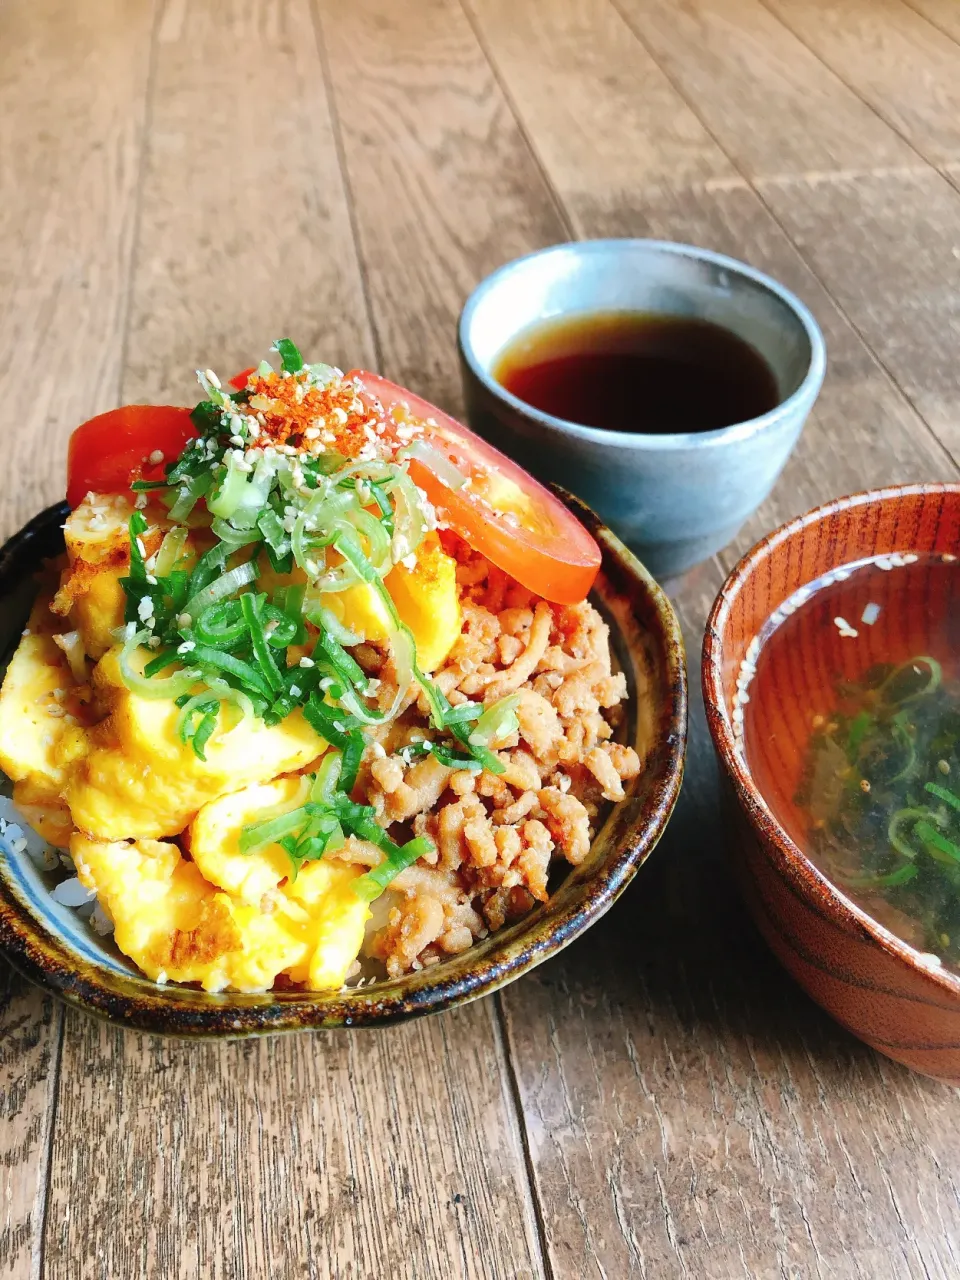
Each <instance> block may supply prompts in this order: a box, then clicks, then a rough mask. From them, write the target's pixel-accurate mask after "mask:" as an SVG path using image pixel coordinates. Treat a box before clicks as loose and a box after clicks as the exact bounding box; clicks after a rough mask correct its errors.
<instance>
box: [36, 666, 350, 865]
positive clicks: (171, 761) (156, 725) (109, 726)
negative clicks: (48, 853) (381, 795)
mask: <svg viewBox="0 0 960 1280" xmlns="http://www.w3.org/2000/svg"><path fill="white" fill-rule="evenodd" d="M143 660H144V659H143V656H142V655H141V657H140V659H139V662H140V665H141V666H142V665H143ZM93 683H94V688H95V690H96V692H97V695H98V700H99V702H100V704H101V705H102V706H103V707H105V708H107V709H108V715H107V716H106V718H105V719H103V720H101V721H100V722H99V723H98V724H96V725H94V726H93V727H92V728H91V729H89V730H87V731H85V732H84V734H83V735H82V739H81V740H80V741H74V742H72V743H70V744H69V746H68V747H67V746H64V747H62V748H61V759H62V758H63V756H64V755H65V754H66V752H67V751H69V752H70V754H71V756H72V757H73V758H72V759H71V761H70V763H69V765H68V767H67V781H66V785H65V788H64V799H65V800H66V802H67V804H68V805H69V807H70V812H71V813H72V814H73V819H74V822H75V824H76V825H77V826H78V827H79V828H80V829H81V830H82V831H86V832H87V833H88V834H89V835H93V836H97V837H98V838H100V839H102V840H120V839H124V838H129V837H139V836H148V837H151V838H157V837H159V836H173V835H178V834H179V833H180V832H181V831H182V830H183V829H184V827H185V826H186V825H187V823H188V822H189V821H190V820H191V818H192V817H193V815H194V814H195V813H196V812H197V810H198V809H199V808H200V806H201V805H202V804H204V803H205V802H206V801H207V800H213V799H215V798H216V797H217V796H222V795H224V794H225V793H227V792H230V791H234V790H236V789H237V788H238V787H243V786H246V784H247V783H248V782H264V781H266V780H267V779H268V778H274V777H276V776H277V774H281V773H292V772H293V771H295V770H297V769H305V768H306V767H307V766H308V765H310V764H311V763H312V762H313V761H314V760H316V759H317V757H318V756H320V755H321V754H322V753H323V751H324V750H325V748H326V743H325V742H324V740H323V739H322V738H321V737H319V736H318V735H317V733H316V732H315V731H314V730H313V729H311V728H310V726H309V725H308V724H307V722H306V720H305V719H304V718H303V712H302V711H300V710H299V709H298V710H296V711H294V712H293V714H292V715H289V716H287V718H286V719H285V720H283V721H281V723H280V724H276V725H265V724H263V723H262V722H261V721H256V720H252V719H251V720H249V721H240V723H238V724H236V725H235V726H234V727H233V728H231V729H229V731H227V732H220V733H219V734H217V735H215V736H214V737H213V738H212V739H211V740H210V742H209V743H208V744H207V750H206V756H207V759H206V760H205V761H204V760H201V759H200V758H199V757H198V756H197V755H196V754H195V752H194V750H193V748H192V747H191V746H190V745H189V743H183V742H181V741H180V738H179V735H178V734H177V720H178V717H179V715H180V710H179V708H178V707H177V706H176V704H175V703H173V702H170V701H168V700H167V699H166V698H141V697H139V696H138V695H137V694H135V693H132V692H131V691H130V690H129V689H128V688H127V687H126V685H125V684H124V683H123V679H122V677H121V675H120V661H119V650H118V648H116V647H115V648H113V649H110V650H108V652H107V653H106V654H104V656H103V657H102V658H101V660H100V662H99V664H98V666H97V669H96V671H95V672H94V676H93ZM223 714H225V715H228V714H230V712H229V711H227V712H224V713H223Z"/></svg>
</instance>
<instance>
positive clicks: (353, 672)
mask: <svg viewBox="0 0 960 1280" xmlns="http://www.w3.org/2000/svg"><path fill="white" fill-rule="evenodd" d="M311 621H312V619H311ZM323 657H326V659H327V660H328V662H329V663H330V666H331V667H332V668H333V670H334V672H335V673H336V674H337V675H338V676H339V677H340V679H341V680H343V681H345V682H346V683H347V684H351V685H353V687H354V688H355V689H359V688H361V687H363V688H365V687H366V684H367V677H366V674H365V673H364V670H363V668H362V667H361V666H360V664H359V663H358V662H357V661H356V660H355V659H354V658H352V657H351V656H350V654H349V653H347V651H346V649H344V647H343V645H342V644H340V642H339V641H338V640H335V639H334V637H333V635H332V634H331V632H329V631H323V632H321V633H320V638H319V640H318V641H317V644H316V647H315V648H314V651H313V659H314V661H315V662H316V661H318V660H322V658H323Z"/></svg>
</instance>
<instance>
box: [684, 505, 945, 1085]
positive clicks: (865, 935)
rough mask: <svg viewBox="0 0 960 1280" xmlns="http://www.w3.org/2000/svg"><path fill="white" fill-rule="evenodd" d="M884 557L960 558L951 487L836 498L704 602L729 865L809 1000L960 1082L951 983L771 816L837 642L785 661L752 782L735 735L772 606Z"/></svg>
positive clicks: (920, 619) (824, 635)
mask: <svg viewBox="0 0 960 1280" xmlns="http://www.w3.org/2000/svg"><path fill="white" fill-rule="evenodd" d="M893 552H901V553H907V552H918V553H922V552H936V553H939V554H943V553H949V554H954V553H957V552H960V485H945V484H929V485H910V486H907V487H904V488H895V489H882V490H877V491H874V492H871V493H861V494H855V495H854V496H853V497H849V498H838V499H837V500H836V501H835V502H830V503H828V504H827V505H826V506H823V507H818V508H817V509H816V510H814V511H811V512H810V513H809V514H808V515H805V516H802V517H801V518H800V519H798V520H794V521H792V522H791V523H790V524H787V525H784V526H783V528H781V529H778V530H777V531H776V532H775V533H772V534H770V536H769V537H767V538H765V539H764V540H763V541H762V542H760V543H758V544H757V546H755V547H754V548H753V550H752V551H750V552H749V553H748V554H747V555H746V556H745V557H744V558H743V559H742V560H741V561H740V563H739V564H738V565H737V567H736V568H735V569H734V571H733V572H732V573H731V575H730V577H729V578H728V579H727V581H726V583H725V584H724V586H723V589H722V590H721V592H720V594H719V596H718V597H717V600H716V602H715V604H714V606H713V610H712V612H711V615H710V619H709V621H708V623H707V630H706V636H705V638H704V646H703V670H702V674H703V695H704V701H705V703H706V710H707V720H708V723H709V726H710V733H711V735H712V737H713V742H714V746H715V747H716V750H717V755H718V756H719V758H720V763H721V765H722V771H723V774H724V775H725V778H724V781H725V783H726V784H727V787H726V790H727V795H728V798H729V799H730V800H731V801H732V803H731V804H730V806H729V807H730V811H731V814H732V820H733V822H734V824H735V827H736V834H735V839H734V840H733V842H732V847H733V857H734V863H735V869H736V873H737V876H738V879H739V882H740V886H741V889H742V891H743V894H744V897H745V899H746V902H747V905H748V907H749V909H750V911H751V913H752V914H753V917H754V919H755V920H756V923H757V925H758V926H759V928H760V931H761V933H762V934H763V935H764V937H765V938H766V940H767V942H768V943H769V944H770V946H771V948H772V949H773V951H774V952H775V954H776V955H777V957H778V958H779V959H780V961H781V962H782V963H783V964H784V965H785V966H786V968H787V969H788V970H789V971H790V973H791V974H793V976H794V977H795V978H796V979H797V981H798V982H799V983H800V984H801V985H802V986H803V987H804V988H805V989H806V990H807V991H808V992H809V994H810V995H811V996H812V997H813V999H814V1000H816V1001H817V1002H818V1003H819V1004H821V1005H822V1006H823V1007H824V1008H825V1009H826V1010H827V1011H828V1012H829V1013H831V1014H832V1015H833V1016H834V1017H835V1018H836V1019H837V1020H838V1021H839V1022H841V1023H843V1025H844V1026H846V1027H848V1028H849V1029H850V1030H851V1031H852V1032H854V1034H855V1035H857V1036H859V1037H860V1038H861V1039H862V1040H865V1041H866V1042H867V1043H868V1044H870V1045H872V1046H873V1047H874V1048H875V1049H879V1050H880V1052H881V1053H885V1054H887V1056H888V1057H891V1058H894V1059H896V1060H897V1061H898V1062H903V1063H905V1064H906V1065H907V1066H909V1067H912V1068H914V1070H916V1071H921V1072H923V1073H924V1074H925V1075H928V1076H933V1077H935V1078H937V1079H941V1080H945V1081H949V1082H951V1083H954V1084H956V1083H960V978H958V977H957V976H956V974H954V973H952V972H950V971H949V970H947V969H945V968H943V967H942V966H940V965H939V964H938V963H937V962H936V959H935V958H934V957H931V956H929V955H925V954H924V953H922V952H921V951H918V950H915V949H914V948H913V947H911V946H909V945H908V944H907V943H906V942H904V941H901V939H900V938H898V937H897V936H895V935H894V934H893V933H891V932H889V930H888V929H886V928H884V927H883V926H882V925H880V924H878V923H877V922H876V921H875V920H874V919H872V917H871V916H870V915H868V914H867V913H866V911H864V910H862V909H861V908H860V907H858V906H857V905H856V904H855V903H853V902H852V901H851V900H850V899H849V898H848V897H846V896H845V895H844V894H843V893H842V892H841V891H840V890H839V889H838V888H836V887H835V886H834V885H833V884H832V883H831V882H830V881H829V880H828V879H826V878H825V876H823V875H822V874H821V873H820V872H819V871H818V870H817V868H816V867H815V866H814V865H813V863H812V862H811V861H809V859H808V858H807V857H805V856H804V854H803V853H802V852H801V850H800V848H799V846H798V844H797V843H795V841H794V839H793V838H792V837H791V835H790V834H788V831H787V829H786V825H788V820H787V819H786V818H785V819H784V822H781V821H780V820H778V817H777V816H775V814H776V815H781V816H782V815H788V814H789V813H790V806H791V804H792V803H793V788H794V786H795V783H796V779H797V777H798V776H799V775H800V772H801V769H802V757H803V754H804V752H805V749H806V745H807V742H808V739H809V734H810V704H809V702H808V701H807V700H806V699H805V696H804V691H805V690H806V689H809V688H810V687H815V686H816V684H817V672H818V671H819V672H822V671H824V670H827V671H835V672H836V671H840V670H842V665H843V664H842V660H841V651H840V649H839V646H842V645H844V644H847V643H849V641H848V640H847V639H845V638H844V637H843V636H842V635H841V634H840V631H839V630H838V628H837V627H836V626H833V625H827V626H825V627H824V628H823V629H822V631H818V632H817V635H816V643H815V644H814V643H812V642H811V643H809V644H807V645H806V647H804V644H802V643H801V644H798V645H797V646H795V647H794V648H793V649H791V651H790V653H789V658H788V659H784V661H786V662H788V664H789V671H788V672H787V678H786V679H783V680H778V683H777V689H776V696H775V704H776V705H775V707H773V706H772V707H771V710H770V714H772V715H775V716H776V722H777V730H778V732H777V754H776V757H775V763H774V764H773V765H771V763H770V761H765V762H763V763H761V762H760V761H759V760H758V761H757V762H756V764H755V766H754V770H753V772H751V770H750V769H748V767H747V764H746V762H745V759H744V756H743V754H742V752H741V749H740V748H739V747H738V745H737V738H738V735H737V734H736V733H735V724H734V697H735V695H736V690H737V680H738V677H739V675H740V673H741V664H742V663H743V661H744V658H745V657H746V655H747V649H748V646H749V645H750V642H751V640H752V639H753V638H754V637H755V636H756V635H757V633H758V631H759V630H760V628H761V627H762V625H763V623H764V622H765V621H766V620H767V619H768V618H769V617H770V615H771V614H772V613H773V612H774V610H776V609H777V608H779V606H780V605H781V604H782V603H783V602H784V601H785V600H786V599H787V598H788V597H790V596H791V595H792V594H793V593H794V592H795V591H797V590H798V588H800V587H802V586H805V585H806V584H808V583H810V582H813V581H815V580H817V579H819V578H821V577H822V576H823V575H824V574H826V573H828V572H829V571H830V570H831V569H833V568H835V567H837V566H838V565H842V564H847V563H849V562H851V561H857V560H861V559H864V558H867V557H870V556H873V555H880V554H889V553H893ZM890 625H893V622H892V621H891V622H890ZM902 625H907V626H909V628H910V642H911V643H916V644H917V645H918V646H919V647H918V648H917V650H916V652H920V653H923V652H925V651H926V649H925V647H924V645H923V641H924V640H925V638H926V637H927V636H928V635H929V633H930V627H931V619H930V618H929V616H928V614H927V613H926V612H925V611H924V610H923V609H918V610H916V611H914V613H913V616H912V617H911V618H910V620H909V623H904V624H902ZM794 634H796V633H794ZM879 636H880V628H877V637H878V638H877V639H876V640H874V638H873V636H871V637H870V639H869V643H871V644H874V643H876V644H878V645H879V644H880V643H881V640H880V638H879ZM872 656H873V657H874V658H875V659H881V658H882V657H883V656H884V655H883V654H882V653H877V654H875V655H872ZM773 701H774V697H773V695H772V694H771V703H773ZM747 711H748V714H751V713H753V709H751V708H747ZM757 714H759V713H757ZM748 746H749V739H748ZM794 829H795V828H794Z"/></svg>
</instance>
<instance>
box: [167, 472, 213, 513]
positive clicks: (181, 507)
mask: <svg viewBox="0 0 960 1280" xmlns="http://www.w3.org/2000/svg"><path fill="white" fill-rule="evenodd" d="M212 487H213V472H212V471H202V472H200V474H199V475H195V476H188V477H187V478H186V479H185V480H184V482H183V484H181V485H180V487H179V488H178V489H177V496H176V498H175V499H174V502H173V505H172V506H171V508H170V519H171V520H186V518H187V517H188V516H189V515H190V512H191V511H192V510H193V508H194V507H195V506H196V505H197V503H198V502H199V501H200V499H201V498H202V497H203V495H204V494H205V493H209V491H210V489H211V488H212Z"/></svg>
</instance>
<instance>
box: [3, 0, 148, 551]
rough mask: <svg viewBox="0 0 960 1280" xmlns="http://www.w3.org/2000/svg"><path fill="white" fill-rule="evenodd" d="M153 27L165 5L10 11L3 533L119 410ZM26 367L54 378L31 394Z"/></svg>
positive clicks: (19, 4) (52, 495) (53, 3)
mask: <svg viewBox="0 0 960 1280" xmlns="http://www.w3.org/2000/svg"><path fill="white" fill-rule="evenodd" d="M152 20H153V4H152V0H132V2H131V3H125V2H124V0H95V2H91V3H89V4H86V5H84V6H83V8H82V9H80V8H78V7H77V6H76V5H75V4H72V3H71V2H70V0H45V3H44V4H42V5H37V4H32V3H30V0H11V2H10V3H6V4H4V5H3V6H2V7H0V189H2V190H3V192H4V193H5V194H4V199H3V201H2V202H0V246H2V247H0V399H2V402H3V403H4V404H6V405H7V406H10V405H16V410H15V417H14V416H11V414H10V412H9V411H8V415H7V421H8V424H9V426H8V431H7V434H6V436H5V439H4V450H5V453H4V464H5V466H6V467H7V468H8V474H10V473H12V474H14V475H16V477H17V484H16V485H15V486H13V487H12V488H10V489H8V490H7V492H6V494H5V496H4V501H3V505H2V508H0V526H2V529H0V535H2V537H6V536H7V535H8V534H9V533H11V532H12V531H13V530H14V529H15V528H18V527H19V526H20V525H21V524H23V522H24V521H25V520H27V519H28V518H29V517H30V516H32V515H34V514H35V513H36V512H37V511H38V510H39V509H40V508H41V507H43V506H46V505H47V504H48V503H50V502H52V501H54V499H56V498H59V497H61V496H62V493H63V481H62V475H63V462H64V457H65V451H66V438H67V435H68V434H69V432H70V431H71V430H72V429H73V427H75V426H76V424H77V423H78V422H82V421H83V419H84V418H87V417H90V416H91V415H92V414H94V413H98V412H100V411H101V410H103V409H106V408H108V407H109V406H110V405H112V404H115V403H116V398H117V390H118V387H119V381H120V363H121V352H122V349H123V336H124V328H125V322H126V297H127V280H128V275H129V267H130V253H131V247H132V244H133V234H134V225H135V215H136V195H137V185H138V180H139V171H140V156H141V143H142V132H143V118H144V105H145V89H144V86H145V84H146V81H147V75H148V55H149V41H150V28H151V24H152ZM52 89H55V91H53V92H51V90H52ZM25 369H28V370H33V371H43V372H42V374H41V376H39V377H35V378H34V379H33V381H32V384H31V394H29V395H24V393H23V385H24V383H23V377H24V375H23V371H24V370H25ZM47 370H49V372H47ZM14 425H15V427H16V429H15V430H14V429H13V428H14Z"/></svg>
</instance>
